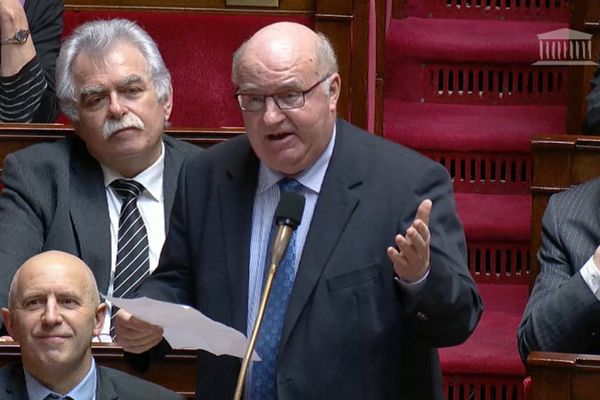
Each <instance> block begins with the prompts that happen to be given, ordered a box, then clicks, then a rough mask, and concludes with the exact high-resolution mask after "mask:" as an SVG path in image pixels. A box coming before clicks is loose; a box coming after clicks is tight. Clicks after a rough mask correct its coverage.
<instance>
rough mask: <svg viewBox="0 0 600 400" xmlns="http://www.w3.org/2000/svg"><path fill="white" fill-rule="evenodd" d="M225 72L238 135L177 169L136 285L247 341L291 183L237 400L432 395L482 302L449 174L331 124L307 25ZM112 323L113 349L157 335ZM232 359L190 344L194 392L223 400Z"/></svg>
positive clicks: (322, 59) (327, 51) (230, 387)
mask: <svg viewBox="0 0 600 400" xmlns="http://www.w3.org/2000/svg"><path fill="white" fill-rule="evenodd" d="M232 78H233V82H234V84H235V85H236V86H237V94H236V97H237V100H238V103H239V106H240V109H241V110H242V115H243V118H244V124H245V126H246V131H247V134H246V135H244V136H240V137H236V138H234V139H231V140H229V141H227V142H225V143H223V144H220V145H217V146H214V147H212V148H211V149H210V150H208V151H206V152H205V153H204V157H203V158H199V157H196V158H194V159H192V160H191V161H190V162H188V163H187V164H186V167H185V169H184V170H183V171H182V174H181V175H180V179H181V180H180V183H179V187H178V188H179V189H178V194H177V195H176V200H175V203H174V204H175V205H174V208H173V214H172V219H171V221H172V222H171V224H172V225H171V228H170V231H169V234H168V236H167V240H166V242H165V247H164V249H163V253H162V256H161V261H160V264H159V267H158V269H157V270H156V271H155V273H154V274H153V275H152V276H151V277H150V278H149V279H148V280H147V281H146V282H145V283H144V284H143V285H142V286H141V288H140V290H139V294H140V295H145V296H148V297H153V298H157V299H161V300H166V301H172V302H177V303H184V304H189V305H191V306H193V307H196V308H197V309H198V310H200V311H202V312H203V313H205V314H206V315H208V316H209V317H211V318H213V319H216V320H218V321H220V322H223V323H225V324H227V325H230V326H233V327H234V328H236V329H237V330H239V331H241V332H245V333H247V334H249V333H250V332H251V330H252V327H253V325H254V321H255V318H256V310H257V306H258V303H259V297H260V293H261V290H262V283H263V276H264V270H265V260H266V259H267V257H268V254H269V250H268V247H269V242H270V240H269V236H270V231H271V228H272V221H273V213H274V210H275V207H276V205H277V203H278V201H279V199H280V191H284V190H288V191H290V190H291V191H296V192H298V193H299V194H301V195H303V196H304V197H305V198H306V206H305V208H304V213H303V215H302V221H301V223H300V225H299V227H298V230H297V232H296V234H295V235H294V236H293V239H292V240H291V243H290V246H289V248H288V251H287V254H286V255H285V257H284V261H283V262H282V263H281V265H280V266H279V270H278V271H277V275H276V277H275V281H274V284H273V290H272V293H271V297H270V300H269V303H268V305H267V307H266V313H265V317H264V323H263V325H262V327H261V330H260V332H259V335H258V342H257V352H258V353H259V355H260V356H261V358H262V361H260V362H255V363H253V365H252V366H251V371H250V376H249V378H248V379H247V381H246V389H245V392H244V394H245V399H252V400H270V399H280V400H292V399H293V400H310V399H376V400H386V399H390V400H391V399H403V400H411V399H414V400H427V399H441V398H442V390H441V373H440V368H439V362H438V355H437V350H436V348H437V347H439V346H450V345H455V344H458V343H461V342H463V341H464V340H465V339H466V338H467V337H468V336H469V335H470V333H471V332H472V331H473V329H474V328H475V325H476V324H477V321H478V320H479V317H480V314H481V310H482V305H481V299H480V297H479V294H478V293H477V288H476V286H475V283H474V282H473V280H472V279H471V277H470V274H469V272H468V270H467V265H466V254H465V253H466V252H465V239H464V234H463V229H462V226H461V224H460V222H459V220H458V218H457V216H456V211H455V204H454V197H453V194H452V184H451V182H450V178H449V176H448V173H447V172H446V170H445V169H444V168H443V167H442V166H441V165H439V164H438V163H436V162H434V161H432V160H430V159H427V158H425V157H423V156H421V155H419V154H417V153H415V152H414V151H411V150H409V149H407V148H405V147H402V146H400V145H397V144H394V143H391V142H388V141H386V140H384V139H382V138H380V137H376V136H374V135H371V134H369V133H368V132H365V131H363V130H361V129H358V128H357V127H354V126H352V125H350V124H349V123H347V122H345V121H343V120H341V119H337V118H336V107H337V100H338V98H339V94H340V88H341V79H340V75H339V74H338V69H337V62H336V59H335V54H334V52H333V49H332V48H331V44H330V43H329V41H328V40H327V39H326V38H325V37H324V36H322V35H317V34H316V33H315V32H313V31H311V30H310V29H308V28H306V27H305V26H302V25H298V24H292V23H277V24H273V25H269V26H267V27H265V28H263V29H261V30H260V31H258V32H257V33H256V34H255V35H254V36H253V37H252V38H251V39H249V40H248V41H247V42H246V43H245V44H243V45H242V47H241V48H240V49H239V50H238V51H237V52H236V53H235V55H234V59H233V68H232ZM116 318H117V340H118V342H119V343H120V344H121V345H122V346H123V347H124V348H125V349H126V350H129V351H131V352H135V353H140V352H144V351H146V350H149V349H150V348H152V347H153V346H155V345H157V344H158V343H159V342H160V341H161V335H162V331H161V329H160V327H156V326H153V325H150V324H148V323H145V322H143V321H140V320H138V319H135V318H133V317H131V316H130V315H128V314H127V313H126V312H125V311H123V310H122V312H120V313H118V314H117V316H116ZM197 334H198V335H202V332H197ZM161 350H163V345H162V344H161V345H160V346H159V347H157V348H155V350H154V351H155V354H158V353H160V352H161ZM141 357H142V356H139V358H138V359H137V361H140V360H141ZM240 364H241V363H240V360H239V359H237V358H234V357H228V356H214V355H212V354H208V353H206V352H199V353H198V381H197V382H198V383H197V395H198V398H199V399H202V400H222V399H230V398H232V396H233V393H234V388H235V384H236V380H237V375H238V373H239V370H240Z"/></svg>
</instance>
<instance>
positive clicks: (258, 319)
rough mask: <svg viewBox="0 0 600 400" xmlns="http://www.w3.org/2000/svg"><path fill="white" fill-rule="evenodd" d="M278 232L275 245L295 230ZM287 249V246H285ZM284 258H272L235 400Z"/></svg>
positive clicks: (288, 229)
mask: <svg viewBox="0 0 600 400" xmlns="http://www.w3.org/2000/svg"><path fill="white" fill-rule="evenodd" d="M286 228H287V229H286ZM276 232H277V233H276V237H275V238H274V239H275V240H273V243H276V242H277V241H278V240H283V241H285V243H286V244H287V243H288V242H289V240H290V236H291V235H292V232H293V229H291V228H290V227H288V226H286V227H285V228H284V229H277V231H276ZM285 248H286V249H287V245H286V246H285ZM284 253H285V251H284ZM282 256H283V254H280V255H277V254H273V256H272V257H271V262H270V267H269V271H268V275H267V280H266V281H265V285H264V288H263V292H262V295H261V298H260V305H259V307H258V314H257V315H256V321H255V322H254V327H253V328H252V335H251V336H250V342H249V343H248V348H247V349H246V354H245V355H244V359H243V361H242V368H241V369H240V374H239V375H238V381H237V385H236V386H235V394H234V396H233V399H234V400H241V398H242V392H243V390H244V382H245V381H246V375H247V374H248V365H249V364H250V359H251V357H252V353H253V351H254V348H255V347H256V338H257V337H258V331H259V330H260V326H261V324H262V320H263V316H264V314H265V309H266V308H267V301H268V300H269V294H270V293H271V286H272V285H273V279H274V278H275V273H276V272H277V267H278V266H279V262H280V261H281V258H282Z"/></svg>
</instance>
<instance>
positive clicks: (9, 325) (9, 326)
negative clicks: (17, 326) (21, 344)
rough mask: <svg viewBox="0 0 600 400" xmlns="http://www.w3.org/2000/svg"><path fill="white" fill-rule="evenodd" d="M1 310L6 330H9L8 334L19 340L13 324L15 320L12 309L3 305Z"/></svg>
mask: <svg viewBox="0 0 600 400" xmlns="http://www.w3.org/2000/svg"><path fill="white" fill-rule="evenodd" d="M0 312H1V313H2V319H3V320H4V325H5V326H6V330H7V331H8V334H9V335H10V336H11V337H12V338H13V339H14V340H18V338H17V337H15V332H14V326H13V321H12V318H11V312H10V310H9V309H8V308H6V307H2V309H0Z"/></svg>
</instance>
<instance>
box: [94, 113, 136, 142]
mask: <svg viewBox="0 0 600 400" xmlns="http://www.w3.org/2000/svg"><path fill="white" fill-rule="evenodd" d="M128 128H134V129H139V130H142V129H144V122H143V121H142V120H141V119H140V117H138V116H137V115H135V114H133V113H128V114H125V116H123V118H121V119H109V120H107V121H106V122H105V123H104V126H103V127H102V137H104V140H108V139H109V138H110V137H111V136H112V135H114V133H115V132H118V131H120V130H122V129H128Z"/></svg>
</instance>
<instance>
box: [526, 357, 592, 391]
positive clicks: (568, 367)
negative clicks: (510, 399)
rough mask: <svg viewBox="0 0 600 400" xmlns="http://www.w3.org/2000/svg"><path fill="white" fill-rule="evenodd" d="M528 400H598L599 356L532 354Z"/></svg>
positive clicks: (528, 361)
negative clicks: (529, 395) (529, 396)
mask: <svg viewBox="0 0 600 400" xmlns="http://www.w3.org/2000/svg"><path fill="white" fill-rule="evenodd" d="M527 365H528V371H529V373H530V375H531V383H532V387H531V398H530V400H592V399H598V398H600V356H599V355H587V354H568V353H545V352H532V353H531V354H530V355H529V358H528V359H527Z"/></svg>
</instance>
